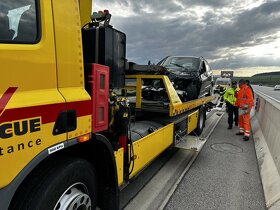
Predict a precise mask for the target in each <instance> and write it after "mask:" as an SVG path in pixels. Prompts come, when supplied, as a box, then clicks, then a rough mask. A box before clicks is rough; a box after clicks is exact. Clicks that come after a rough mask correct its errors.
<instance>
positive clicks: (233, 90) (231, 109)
mask: <svg viewBox="0 0 280 210" xmlns="http://www.w3.org/2000/svg"><path fill="white" fill-rule="evenodd" d="M238 90H239V88H238V87H237V82H236V81H233V82H232V84H231V87H230V88H228V89H227V90H226V91H225V93H224V95H223V98H224V101H225V102H226V106H227V112H228V129H232V124H233V115H234V122H235V125H236V126H238V107H237V106H235V102H236V96H235V95H236V94H237V92H238Z"/></svg>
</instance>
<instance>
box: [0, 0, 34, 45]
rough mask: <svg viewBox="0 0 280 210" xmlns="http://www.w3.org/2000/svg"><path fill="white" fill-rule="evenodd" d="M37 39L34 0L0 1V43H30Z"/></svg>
mask: <svg viewBox="0 0 280 210" xmlns="http://www.w3.org/2000/svg"><path fill="white" fill-rule="evenodd" d="M37 38H38V28H37V18H36V0H1V1H0V42H2V43H13V42H15V43H16V42H17V43H18V42H21V43H24V42H25V43H32V42H35V41H36V40H37Z"/></svg>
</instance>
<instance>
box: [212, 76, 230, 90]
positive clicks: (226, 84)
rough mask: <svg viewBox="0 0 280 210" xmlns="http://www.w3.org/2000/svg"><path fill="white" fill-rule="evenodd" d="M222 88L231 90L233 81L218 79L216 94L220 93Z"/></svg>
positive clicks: (215, 88) (215, 87) (215, 86)
mask: <svg viewBox="0 0 280 210" xmlns="http://www.w3.org/2000/svg"><path fill="white" fill-rule="evenodd" d="M220 87H223V88H229V87H231V79H230V78H221V77H220V78H217V79H216V82H215V85H214V93H219V92H220V89H221V88H220Z"/></svg>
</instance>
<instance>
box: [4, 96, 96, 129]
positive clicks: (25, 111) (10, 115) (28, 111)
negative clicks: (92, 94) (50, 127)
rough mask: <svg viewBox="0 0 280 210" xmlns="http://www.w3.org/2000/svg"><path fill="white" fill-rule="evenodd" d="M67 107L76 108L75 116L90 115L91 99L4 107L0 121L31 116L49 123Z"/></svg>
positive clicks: (43, 122)
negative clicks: (11, 107)
mask: <svg viewBox="0 0 280 210" xmlns="http://www.w3.org/2000/svg"><path fill="white" fill-rule="evenodd" d="M66 107H67V108H66ZM67 109H68V110H76V113H77V117H82V116H86V115H91V101H90V100H88V101H76V102H69V103H58V104H48V105H39V106H31V107H22V108H14V109H6V110H5V111H4V112H3V114H2V116H0V123H3V122H9V121H17V120H21V119H27V118H33V117H41V118H42V124H46V123H51V122H55V121H56V118H57V116H58V115H59V113H60V112H62V111H66V110H67Z"/></svg>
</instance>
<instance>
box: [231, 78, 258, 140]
mask: <svg viewBox="0 0 280 210" xmlns="http://www.w3.org/2000/svg"><path fill="white" fill-rule="evenodd" d="M239 88H240V90H239V91H238V93H237V99H236V102H235V105H236V106H238V108H239V110H238V114H239V116H238V125H239V132H238V133H237V134H236V135H244V137H243V139H244V141H248V140H249V137H250V134H251V127H250V112H251V109H252V107H253V106H254V99H253V93H252V90H251V89H250V87H248V86H247V85H246V82H245V80H243V79H241V80H239Z"/></svg>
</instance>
